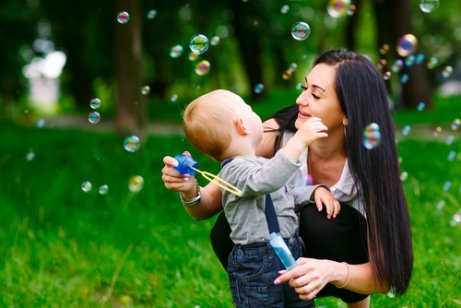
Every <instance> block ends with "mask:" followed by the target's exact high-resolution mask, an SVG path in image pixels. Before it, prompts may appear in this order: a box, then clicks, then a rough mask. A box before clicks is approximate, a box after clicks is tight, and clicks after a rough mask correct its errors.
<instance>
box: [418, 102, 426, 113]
mask: <svg viewBox="0 0 461 308" xmlns="http://www.w3.org/2000/svg"><path fill="white" fill-rule="evenodd" d="M425 108H426V103H425V102H420V103H419V104H418V106H416V110H418V111H419V112H422V111H424V109H425Z"/></svg>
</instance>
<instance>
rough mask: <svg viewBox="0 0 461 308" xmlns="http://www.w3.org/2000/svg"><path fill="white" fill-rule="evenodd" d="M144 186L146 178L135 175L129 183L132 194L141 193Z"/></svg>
mask: <svg viewBox="0 0 461 308" xmlns="http://www.w3.org/2000/svg"><path fill="white" fill-rule="evenodd" d="M143 186H144V178H143V177H142V176H140V175H135V176H132V177H131V178H130V180H129V181H128V189H129V190H130V191H131V192H139V191H141V189H142V188H143Z"/></svg>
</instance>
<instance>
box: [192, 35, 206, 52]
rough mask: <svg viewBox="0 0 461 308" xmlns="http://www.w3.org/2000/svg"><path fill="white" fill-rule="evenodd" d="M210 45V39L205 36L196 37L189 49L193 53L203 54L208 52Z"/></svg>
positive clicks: (193, 38)
mask: <svg viewBox="0 0 461 308" xmlns="http://www.w3.org/2000/svg"><path fill="white" fill-rule="evenodd" d="M209 46H210V43H209V42H208V38H207V37H206V36H205V35H203V34H196V35H194V36H193V37H192V38H191V39H190V42H189V48H190V50H192V52H193V53H196V54H203V53H205V52H206V51H207V50H208V47H209Z"/></svg>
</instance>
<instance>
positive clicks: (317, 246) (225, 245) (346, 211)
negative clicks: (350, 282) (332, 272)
mask: <svg viewBox="0 0 461 308" xmlns="http://www.w3.org/2000/svg"><path fill="white" fill-rule="evenodd" d="M299 218H300V220H299V221H300V224H299V235H300V237H301V239H302V241H303V242H304V252H303V256H305V257H309V258H316V259H328V260H332V261H337V262H347V263H349V264H361V263H366V262H367V261H368V253H367V242H366V220H365V218H364V217H363V216H362V215H361V214H360V213H359V212H358V211H357V210H355V209H354V208H352V207H351V206H349V205H348V204H346V203H341V212H340V213H339V215H338V216H336V218H331V219H328V218H326V212H325V210H323V211H321V212H319V211H318V210H317V208H316V207H315V204H314V203H311V204H308V205H305V206H303V207H302V208H301V209H300V212H299ZM210 238H211V245H212V246H213V250H214V252H215V254H216V256H217V257H218V258H219V261H220V262H221V264H222V265H223V267H224V268H225V269H227V258H228V256H229V253H230V252H231V250H232V248H233V247H234V243H233V242H232V241H231V239H230V227H229V223H228V222H227V220H226V217H225V216H224V212H222V213H221V214H219V216H218V219H217V220H216V223H215V225H214V227H213V229H212V230H211V234H210ZM325 296H335V297H339V298H341V299H342V300H343V301H345V302H346V303H354V302H357V301H360V300H362V299H364V298H366V297H367V296H368V295H365V294H358V293H354V292H351V291H348V290H345V289H338V288H336V287H335V286H334V285H332V284H327V285H326V286H325V287H324V288H323V290H322V291H321V292H320V293H319V294H317V297H325Z"/></svg>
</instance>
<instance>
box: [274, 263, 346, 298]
mask: <svg viewBox="0 0 461 308" xmlns="http://www.w3.org/2000/svg"><path fill="white" fill-rule="evenodd" d="M296 263H297V264H298V266H296V267H295V268H294V269H292V270H291V271H280V273H281V275H280V276H279V277H278V278H277V279H275V281H274V283H275V284H281V283H284V282H288V283H289V285H290V286H291V287H293V288H294V289H295V291H296V293H298V295H299V298H300V299H302V300H305V301H307V300H311V299H313V298H315V297H316V296H317V294H318V293H319V292H320V290H322V289H323V287H325V285H326V284H327V283H329V282H330V281H331V280H332V277H333V273H334V267H333V266H332V263H335V264H337V262H333V261H329V260H318V259H311V258H299V259H298V260H297V261H296Z"/></svg>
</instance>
